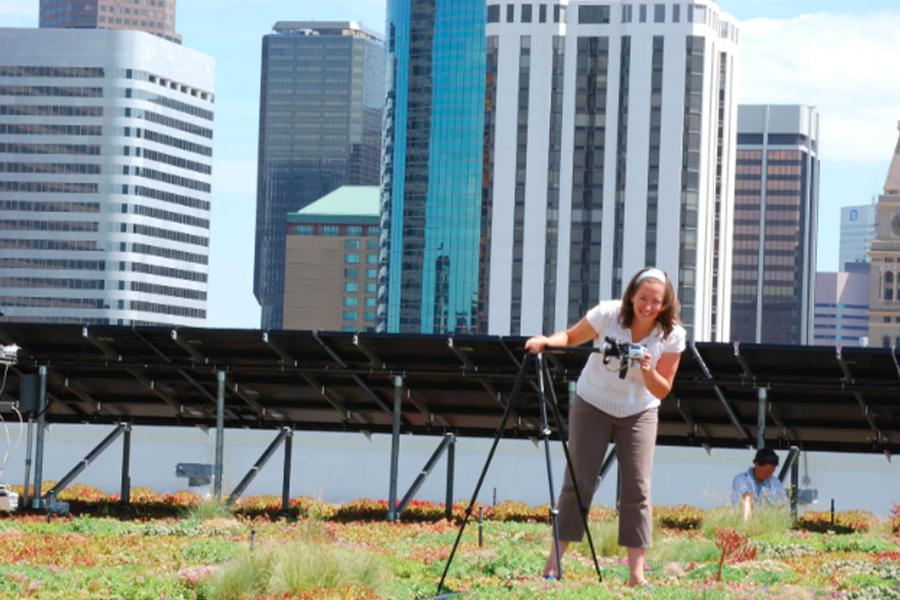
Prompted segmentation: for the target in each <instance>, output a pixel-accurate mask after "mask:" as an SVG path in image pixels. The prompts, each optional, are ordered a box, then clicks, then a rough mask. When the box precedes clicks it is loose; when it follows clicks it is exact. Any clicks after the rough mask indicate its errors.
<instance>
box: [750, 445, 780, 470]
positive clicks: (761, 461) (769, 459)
mask: <svg viewBox="0 0 900 600" xmlns="http://www.w3.org/2000/svg"><path fill="white" fill-rule="evenodd" d="M753 462H754V464H757V465H759V466H762V465H772V466H774V467H777V466H778V455H777V454H775V451H774V450H772V449H771V448H760V449H759V450H757V451H756V456H755V457H754V458H753Z"/></svg>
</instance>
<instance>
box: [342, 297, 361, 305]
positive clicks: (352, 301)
mask: <svg viewBox="0 0 900 600" xmlns="http://www.w3.org/2000/svg"><path fill="white" fill-rule="evenodd" d="M344 306H359V298H357V297H356V296H344Z"/></svg>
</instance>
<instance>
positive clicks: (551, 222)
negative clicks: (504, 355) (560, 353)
mask: <svg viewBox="0 0 900 600" xmlns="http://www.w3.org/2000/svg"><path fill="white" fill-rule="evenodd" d="M487 10H488V24H487V57H488V58H487V89H486V100H485V101H484V105H485V107H486V118H485V129H486V133H485V136H484V139H485V143H486V148H485V152H484V155H485V159H484V160H485V166H484V168H485V173H486V175H485V178H484V185H485V194H484V195H485V206H486V211H487V214H488V215H489V218H490V229H489V235H490V239H489V240H487V241H486V244H485V245H486V246H487V248H488V252H489V260H488V262H487V268H488V273H487V275H486V277H485V279H486V281H487V282H488V285H487V288H488V289H489V303H488V304H489V307H488V315H489V331H490V333H494V334H523V335H529V334H535V333H538V332H541V331H544V332H549V331H554V330H558V329H561V328H564V327H566V326H568V325H570V324H572V323H574V322H575V321H576V320H577V319H579V318H580V317H581V316H583V315H584V314H585V312H587V310H588V309H589V308H590V307H591V306H593V305H595V304H596V303H597V301H598V300H601V299H605V298H611V297H618V296H620V295H621V294H622V291H623V287H624V286H625V284H626V283H627V281H628V278H629V277H630V276H631V274H633V273H634V272H636V271H637V270H638V269H640V268H641V267H644V266H645V265H656V266H659V267H661V268H663V269H665V270H666V271H667V272H668V273H669V274H670V275H671V277H672V279H673V282H674V283H675V284H676V287H677V290H678V294H679V297H680V300H681V302H682V306H683V309H682V317H683V320H684V324H685V326H686V328H687V330H688V332H689V334H690V336H691V337H692V338H694V339H697V340H723V339H727V336H728V332H729V329H730V324H729V317H728V313H729V310H728V309H729V306H730V293H731V287H730V286H731V280H730V272H731V269H730V263H731V220H732V219H731V213H732V202H733V187H732V186H733V168H734V159H735V134H736V115H735V113H736V105H735V95H734V92H733V89H734V83H735V72H736V68H735V65H736V61H735V56H736V52H737V48H738V42H739V32H738V28H737V25H736V22H735V20H734V19H733V18H732V17H730V16H729V15H727V14H726V13H724V12H722V11H721V10H720V9H719V7H718V6H717V5H716V4H715V3H710V4H694V3H684V2H671V1H664V2H663V1H661V2H656V3H632V2H626V1H624V0H614V1H607V2H597V1H595V0H569V1H562V2H556V3H553V4H535V3H532V2H527V1H523V0H515V1H513V2H507V1H504V2H499V1H496V0H488V7H487Z"/></svg>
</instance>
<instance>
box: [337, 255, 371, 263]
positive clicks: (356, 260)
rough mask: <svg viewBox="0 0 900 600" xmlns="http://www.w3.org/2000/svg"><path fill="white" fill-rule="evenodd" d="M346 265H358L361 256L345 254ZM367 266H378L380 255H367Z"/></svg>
mask: <svg viewBox="0 0 900 600" xmlns="http://www.w3.org/2000/svg"><path fill="white" fill-rule="evenodd" d="M344 264H347V265H358V264H359V254H345V255H344ZM366 264H368V265H377V264H378V255H377V254H368V255H366Z"/></svg>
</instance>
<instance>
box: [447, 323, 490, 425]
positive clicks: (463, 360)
mask: <svg viewBox="0 0 900 600" xmlns="http://www.w3.org/2000/svg"><path fill="white" fill-rule="evenodd" d="M447 348H449V349H450V352H452V353H453V356H455V357H456V359H457V360H458V361H459V362H460V364H461V365H462V368H463V371H471V372H472V373H478V365H476V364H475V363H474V362H473V361H472V359H471V358H470V357H469V355H467V354H466V353H465V352H463V351H462V349H460V348H459V347H458V346H457V345H456V343H455V342H454V340H453V337H452V336H451V337H448V338H447ZM475 380H476V381H477V382H478V385H480V386H481V387H483V388H484V390H485V391H486V392H487V393H488V394H489V395H490V396H491V398H493V399H494V401H496V402H497V404H498V405H499V406H500V407H501V408H503V398H502V395H501V393H500V392H499V391H498V390H497V388H495V387H494V386H493V385H491V384H490V383H488V382H487V381H486V380H485V379H484V378H483V377H477V376H476V378H475Z"/></svg>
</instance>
